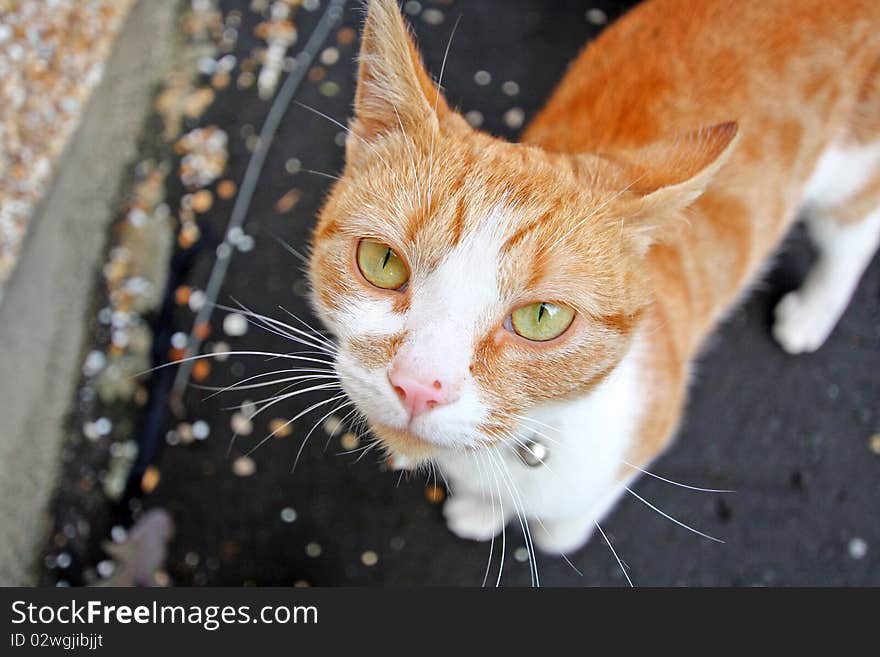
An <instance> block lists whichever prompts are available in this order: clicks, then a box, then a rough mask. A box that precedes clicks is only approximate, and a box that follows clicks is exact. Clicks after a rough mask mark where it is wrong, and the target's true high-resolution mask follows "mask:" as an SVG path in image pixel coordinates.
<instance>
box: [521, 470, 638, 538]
mask: <svg viewBox="0 0 880 657" xmlns="http://www.w3.org/2000/svg"><path fill="white" fill-rule="evenodd" d="M624 490H625V484H623V483H621V484H618V485H616V486H615V487H614V489H613V490H612V491H611V492H610V493H609V494H607V495H606V496H604V497H603V498H602V499H601V500H600V501H599V502H598V503H597V504H594V505H592V506H591V507H590V509H589V511H587V512H586V513H573V514H571V515H566V516H561V517H553V518H546V519H541V518H538V519H535V520H532V521H531V522H530V523H529V527H530V529H531V532H532V541H533V542H534V544H535V546H536V547H537V548H538V549H539V550H541V551H542V552H545V553H547V554H553V555H559V554H569V553H571V552H574V551H575V550H578V549H580V548H582V547H583V546H584V545H586V544H587V543H588V542H589V541H590V539H591V538H592V537H593V534H594V533H595V531H596V529H597V528H598V527H599V521H600V520H602V519H603V518H604V517H605V515H606V514H607V513H608V512H609V511H610V510H611V507H612V506H614V504H615V502H617V500H618V499H619V498H620V496H621V494H622V493H623V491H624Z"/></svg>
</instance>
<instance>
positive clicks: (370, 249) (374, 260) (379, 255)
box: [357, 240, 409, 290]
mask: <svg viewBox="0 0 880 657" xmlns="http://www.w3.org/2000/svg"><path fill="white" fill-rule="evenodd" d="M357 264H358V269H360V270H361V274H363V275H364V278H366V279H367V280H368V281H369V282H370V283H372V284H373V285H375V286H376V287H379V288H382V289H383V290H399V289H400V288H402V287H403V286H404V285H405V284H406V282H407V281H408V280H409V272H408V271H407V269H406V265H405V264H403V260H401V259H400V256H398V255H397V254H396V253H395V252H394V249H392V248H391V247H390V246H388V245H387V244H382V243H381V242H374V241H373V240H361V242H360V244H358V248H357Z"/></svg>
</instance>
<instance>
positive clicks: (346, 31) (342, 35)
mask: <svg viewBox="0 0 880 657" xmlns="http://www.w3.org/2000/svg"><path fill="white" fill-rule="evenodd" d="M356 38H357V32H355V31H354V30H353V29H352V28H350V27H343V28H342V29H341V30H339V33H338V34H337V35H336V43H338V44H339V45H340V46H350V45H351V44H352V43H354V40H355V39H356Z"/></svg>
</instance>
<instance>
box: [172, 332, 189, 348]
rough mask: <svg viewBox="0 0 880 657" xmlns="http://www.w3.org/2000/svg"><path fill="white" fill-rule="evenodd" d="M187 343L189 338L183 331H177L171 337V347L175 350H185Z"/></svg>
mask: <svg viewBox="0 0 880 657" xmlns="http://www.w3.org/2000/svg"><path fill="white" fill-rule="evenodd" d="M188 343H189V336H188V335H187V334H186V333H184V332H183V331H178V332H177V333H175V334H174V335H172V336H171V346H172V347H174V348H175V349H185V348H186V345H187V344H188Z"/></svg>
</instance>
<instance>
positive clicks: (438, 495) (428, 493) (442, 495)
mask: <svg viewBox="0 0 880 657" xmlns="http://www.w3.org/2000/svg"><path fill="white" fill-rule="evenodd" d="M425 499H426V500H428V501H429V502H430V503H431V504H440V503H441V502H443V500H445V499H446V491H445V490H443V488H442V487H440V486H436V485H434V484H431V485H429V486H425Z"/></svg>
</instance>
